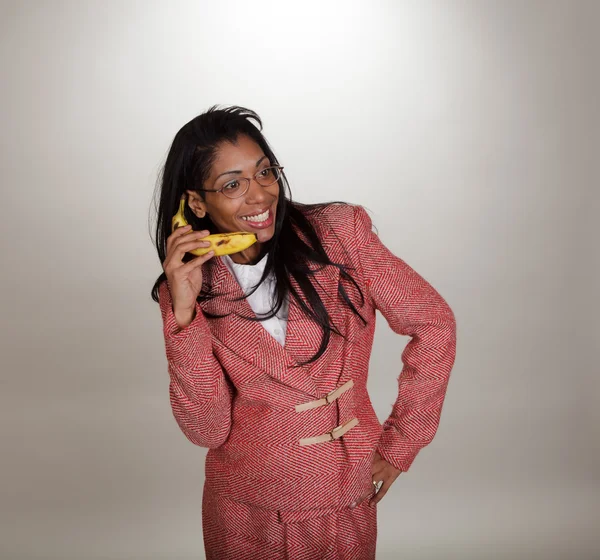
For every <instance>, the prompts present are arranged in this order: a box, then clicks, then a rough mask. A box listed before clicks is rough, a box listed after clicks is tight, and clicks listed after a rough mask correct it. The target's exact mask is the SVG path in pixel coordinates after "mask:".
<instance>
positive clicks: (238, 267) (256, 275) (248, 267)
mask: <svg viewBox="0 0 600 560" xmlns="http://www.w3.org/2000/svg"><path fill="white" fill-rule="evenodd" d="M268 256H269V255H268V253H267V254H265V256H264V257H263V258H262V259H260V261H258V262H257V263H256V264H240V263H236V262H233V260H232V259H231V257H230V256H229V255H223V256H222V257H221V258H222V259H223V261H224V262H225V265H226V266H227V268H229V271H230V272H231V273H232V274H233V276H234V277H235V278H236V280H237V281H238V282H239V284H240V285H241V286H242V287H248V286H251V285H252V286H253V285H255V284H256V283H257V282H258V281H259V280H260V278H261V276H262V275H263V272H264V270H265V266H266V264H267V257H268Z"/></svg>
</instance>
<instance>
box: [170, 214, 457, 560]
mask: <svg viewBox="0 0 600 560" xmlns="http://www.w3.org/2000/svg"><path fill="white" fill-rule="evenodd" d="M309 218H310V217H309ZM311 219H313V223H314V225H315V227H316V228H317V233H318V235H319V237H320V239H321V240H322V242H323V246H324V249H325V251H326V252H327V253H328V255H329V257H330V258H331V260H333V261H334V262H336V263H340V264H344V265H346V266H348V267H350V269H351V270H350V273H351V275H352V276H353V278H354V279H355V280H356V282H357V283H358V284H359V286H360V287H361V289H362V291H363V294H364V295H365V300H364V302H363V303H362V304H361V301H360V299H359V295H358V292H357V290H356V289H355V288H354V286H353V285H352V284H351V283H350V282H348V281H347V280H346V279H345V278H343V277H342V276H341V275H340V273H339V269H338V268H337V267H334V266H326V267H323V268H322V269H320V270H319V269H318V268H317V267H315V274H314V277H313V281H314V282H315V283H316V285H317V289H318V291H319V294H320V296H321V298H322V299H323V302H324V304H325V306H326V307H327V310H328V312H329V314H330V317H331V318H332V320H333V322H334V324H335V325H336V327H337V328H338V329H339V330H340V331H341V332H342V333H343V334H344V336H345V338H342V337H341V336H338V335H335V334H333V335H332V338H331V340H330V343H329V347H328V349H327V351H326V352H325V354H324V355H323V356H321V357H320V358H319V359H318V360H317V361H316V362H314V363H312V364H310V365H307V366H302V367H295V366H298V363H299V362H301V361H303V360H307V359H308V358H310V357H311V356H312V355H313V354H314V353H315V351H316V350H317V349H318V347H319V344H320V340H321V329H320V328H319V326H318V325H316V324H315V323H313V322H312V321H311V320H309V319H308V318H307V317H306V316H305V315H304V313H303V312H302V310H301V308H300V306H299V305H298V304H297V303H296V302H295V301H294V300H293V299H291V301H290V308H289V317H288V326H287V334H286V341H285V346H283V347H282V346H281V345H280V344H279V343H278V342H277V341H276V340H275V339H274V338H273V337H272V336H271V335H270V334H269V333H268V332H267V331H266V330H265V329H264V328H263V327H262V325H261V324H260V323H257V322H250V321H246V320H243V319H241V318H240V317H239V315H242V316H253V312H252V309H251V308H250V305H249V304H248V302H247V301H245V300H242V301H238V302H235V301H232V300H233V299H235V298H237V297H240V296H242V295H243V293H242V291H241V288H240V287H239V285H238V284H237V282H236V281H235V279H234V278H233V276H232V275H231V273H230V272H229V270H228V269H227V267H226V266H225V264H224V263H223V262H222V260H221V259H220V258H213V259H211V260H209V261H208V262H207V263H206V264H205V265H203V273H204V275H205V277H206V279H207V280H208V281H210V283H211V284H212V285H213V288H214V289H215V290H216V291H217V292H219V293H225V294H227V296H219V297H216V298H214V299H212V300H210V301H205V302H202V304H199V303H197V304H196V317H195V319H194V321H192V323H191V324H190V325H188V326H187V327H186V328H185V329H183V330H181V331H179V329H178V326H177V323H176V321H175V317H174V314H173V309H172V303H171V297H170V293H169V288H168V285H167V283H166V282H163V283H162V284H161V286H160V307H161V312H162V318H163V329H164V337H165V347H166V355H167V361H168V370H169V375H170V399H171V406H172V409H173V414H174V416H175V419H176V420H177V422H178V424H179V426H180V428H181V430H182V431H183V433H184V434H185V435H186V436H187V438H188V439H189V440H190V441H191V442H192V443H194V444H196V445H200V446H203V447H208V448H209V451H208V454H207V457H206V483H207V488H209V489H210V492H211V496H218V497H219V498H220V499H223V500H228V502H227V503H228V504H231V503H238V504H240V508H242V506H244V507H246V506H248V507H249V508H251V509H247V510H243V511H245V512H247V511H255V510H256V511H259V509H260V510H267V511H270V512H271V513H273V512H277V515H279V517H280V518H282V519H288V520H290V519H304V520H305V521H309V520H313V519H314V520H316V519H317V518H319V515H320V513H319V512H322V511H325V510H327V511H335V512H338V513H335V514H333V515H334V517H330V518H329V519H330V521H328V523H329V525H328V527H329V529H331V530H334V529H332V527H337V528H336V529H335V531H341V530H342V528H343V527H346V528H348V527H350V525H348V524H347V523H345V522H342V521H339V522H338V521H335V519H337V518H338V516H339V515H342V514H341V513H339V512H342V511H347V508H348V507H349V506H350V505H351V504H353V503H355V502H356V501H357V500H359V499H361V497H363V496H364V495H365V493H368V492H370V491H371V488H372V484H371V462H372V457H373V453H374V451H375V450H377V451H378V452H379V453H380V454H381V455H382V456H383V458H384V459H386V460H387V461H388V462H390V463H391V464H392V465H394V466H396V467H397V468H400V469H401V470H402V471H407V470H408V469H409V467H410V466H411V464H412V462H413V461H414V459H415V457H416V455H417V453H418V452H419V451H420V450H421V449H422V448H423V447H425V446H426V445H427V444H429V443H430V442H431V440H432V439H433V437H434V435H435V433H436V430H437V428H438V424H439V421H440V415H441V411H442V405H443V402H444V397H445V394H446V388H447V384H448V380H449V376H450V372H451V369H452V367H453V364H454V359H455V352H456V322H455V317H454V314H453V312H452V310H451V309H450V307H449V306H448V304H447V303H446V301H445V300H444V299H443V298H442V296H441V295H440V294H439V293H438V292H437V291H436V290H435V289H434V288H433V287H432V286H431V285H430V284H429V283H428V282H427V281H426V280H425V279H424V278H423V277H422V276H420V275H419V274H418V273H417V272H416V271H415V270H413V269H412V268H411V267H410V266H409V265H408V264H407V263H406V262H404V261H403V260H402V259H400V258H399V257H397V256H395V255H394V254H393V253H392V252H391V251H390V250H389V249H388V248H387V247H386V246H385V245H384V244H383V243H382V242H381V240H380V239H379V237H378V236H377V235H376V234H375V233H374V232H373V231H372V228H371V219H370V218H369V215H368V214H367V212H366V211H365V210H364V209H363V208H362V207H361V206H353V205H331V206H329V207H327V209H326V210H324V211H322V212H320V213H319V214H318V216H314V217H313V218H311ZM292 283H293V285H294V286H295V287H296V288H297V287H298V286H297V284H296V282H295V281H292ZM340 284H342V285H343V287H344V289H345V291H346V293H347V294H348V296H349V297H350V298H351V300H352V301H353V303H354V305H355V306H356V308H357V309H358V310H359V311H360V313H361V315H362V316H363V317H364V318H365V319H366V320H367V324H366V325H363V324H362V322H361V321H360V318H359V317H357V316H356V315H355V314H353V313H352V311H351V310H350V309H348V308H347V306H345V305H343V304H342V303H341V298H340V296H339V292H338V287H339V285H340ZM376 310H379V311H380V312H381V314H382V315H383V316H384V317H385V319H386V320H387V322H388V324H389V326H390V327H391V329H392V330H393V331H394V332H396V333H398V334H401V335H406V336H410V337H411V340H410V341H409V342H408V344H407V345H406V348H405V349H404V352H403V353H402V362H403V367H402V371H401V372H400V375H399V378H398V395H397V398H396V401H395V403H394V405H393V408H392V411H391V413H390V415H389V417H388V418H387V419H386V420H385V422H384V423H383V425H382V424H381V423H380V422H379V420H378V418H377V416H376V414H375V411H374V410H373V407H372V405H371V401H370V399H369V395H368V392H367V376H368V369H369V359H370V355H371V349H372V345H373V336H374V333H375V318H376ZM205 311H208V312H210V313H213V314H219V315H223V314H226V313H231V312H233V313H231V314H230V315H229V316H228V317H224V318H215V319H213V318H207V317H206V316H205V315H204V312H205ZM350 379H352V380H353V382H354V386H353V388H352V389H351V390H349V391H347V392H345V393H344V394H343V395H341V396H340V397H339V398H338V399H337V400H335V401H333V402H332V403H330V404H328V405H326V406H322V407H319V408H314V409H311V410H306V411H303V412H300V413H298V412H296V410H295V405H297V404H301V403H305V402H308V401H311V400H314V399H317V398H320V397H322V396H324V395H326V394H327V393H329V392H331V391H332V390H334V389H335V388H336V387H339V386H340V385H342V384H343V383H345V382H346V381H348V380H350ZM352 418H358V420H359V424H358V425H357V426H355V427H354V428H352V429H351V430H350V431H349V432H347V433H346V434H345V435H344V436H343V437H341V438H339V439H336V440H334V441H327V442H323V443H319V444H314V445H307V446H301V445H299V440H300V439H303V438H308V437H312V436H316V435H320V434H323V433H326V432H329V431H330V430H332V429H333V428H335V427H336V426H339V425H340V424H343V423H345V422H346V421H348V420H351V419H352ZM211 503H212V504H213V506H211V507H212V508H213V510H214V508H215V507H216V508H217V509H218V506H215V505H214V504H215V503H218V502H215V501H214V500H213V501H212V502H211ZM222 503H225V502H222ZM223 507H224V508H225V509H223V511H222V514H223V515H227V513H226V512H227V511H234V510H232V509H231V508H230V507H229V506H227V507H225V506H223ZM240 511H241V510H240ZM352 515H354V513H353V514H352ZM233 517H235V515H234V516H233ZM339 519H343V518H339ZM282 523H283V522H282ZM283 524H284V525H286V527H291V526H292V525H294V526H295V527H300V525H295V524H292V523H283ZM308 525H310V523H309V524H308ZM211 527H213V528H214V526H213V525H211ZM208 530H209V531H212V530H213V529H208ZM214 530H216V529H214ZM278 530H282V528H281V527H279V529H278ZM344 530H349V531H351V530H352V529H344ZM205 531H206V529H205ZM291 531H292V533H293V530H291ZM292 533H290V532H289V531H287V532H285V533H284V534H286V535H287V537H286V538H288V539H289V538H291V537H290V535H291V534H292ZM222 534H223V533H221V535H222ZM278 534H280V533H278ZM293 534H294V535H296V537H294V538H295V539H300V538H301V537H300V536H299V535H301V534H303V533H302V531H299V532H298V533H293ZM306 534H307V535H309V534H310V531H308V532H307V533H306ZM208 537H209V538H208V540H207V541H206V542H208V543H210V542H212V540H211V538H210V535H208ZM307 538H309V539H312V538H313V537H308V536H307ZM307 546H308V545H307ZM309 548H310V547H308V548H307V550H308V549H309ZM207 553H208V550H207ZM307 554H308V553H307ZM305 557H306V558H312V557H311V556H306V555H305V556H298V558H305ZM292 558H294V557H292ZM314 558H321V556H318V555H317V556H314ZM339 558H354V556H352V555H347V556H339Z"/></svg>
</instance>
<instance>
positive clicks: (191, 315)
mask: <svg viewBox="0 0 600 560" xmlns="http://www.w3.org/2000/svg"><path fill="white" fill-rule="evenodd" d="M173 314H174V315H175V321H176V323H177V326H178V327H179V330H180V331H181V330H183V329H185V328H186V327H187V326H188V325H189V324H190V323H191V322H192V321H193V320H194V319H195V317H196V306H194V307H192V308H191V309H183V310H179V309H177V310H176V309H174V310H173Z"/></svg>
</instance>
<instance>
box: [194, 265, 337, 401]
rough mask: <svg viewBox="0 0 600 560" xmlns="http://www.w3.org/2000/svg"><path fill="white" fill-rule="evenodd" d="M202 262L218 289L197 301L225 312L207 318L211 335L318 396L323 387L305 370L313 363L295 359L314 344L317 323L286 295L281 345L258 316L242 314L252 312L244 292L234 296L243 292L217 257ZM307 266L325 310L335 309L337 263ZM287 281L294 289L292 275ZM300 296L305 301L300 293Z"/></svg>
mask: <svg viewBox="0 0 600 560" xmlns="http://www.w3.org/2000/svg"><path fill="white" fill-rule="evenodd" d="M208 262H209V264H210V266H209V267H208V271H207V272H208V273H209V276H210V281H211V284H212V289H213V291H214V292H215V293H218V294H222V295H219V296H218V297H216V298H214V299H212V300H209V301H206V302H203V304H202V307H203V309H204V310H205V311H208V312H210V313H213V314H218V315H226V316H225V317H222V318H217V319H210V318H209V322H210V325H211V332H212V333H213V335H214V336H215V337H216V338H217V339H218V340H219V341H220V342H221V343H222V344H223V345H225V346H226V347H227V348H228V349H229V350H230V351H231V352H233V353H235V354H237V355H238V356H239V357H240V359H242V360H244V361H246V362H247V363H249V364H251V365H253V366H254V367H256V368H258V369H259V370H260V371H261V372H262V373H263V374H266V375H269V376H271V377H272V378H274V379H275V380H277V381H279V382H281V383H283V384H285V385H289V386H291V387H294V388H296V389H298V390H300V391H302V392H303V393H306V394H308V395H311V396H321V394H322V393H323V388H322V387H319V383H318V379H314V378H313V377H312V376H311V374H310V371H311V369H313V368H311V366H312V365H313V364H311V365H309V366H304V367H302V366H300V365H299V364H300V362H302V361H307V360H308V359H310V358H311V357H312V356H313V355H314V354H315V352H316V351H317V350H318V349H319V346H320V344H321V337H322V329H321V328H320V326H319V325H317V324H316V323H315V322H314V321H312V320H310V319H309V318H308V317H307V316H306V315H305V313H304V311H303V310H302V309H301V307H300V305H299V304H298V303H297V302H296V301H295V299H294V298H293V297H292V296H291V295H290V303H289V311H288V323H287V330H286V339H285V345H284V346H281V344H279V342H277V341H276V340H275V339H274V338H273V336H272V335H271V334H270V333H269V332H267V330H266V329H265V328H264V326H263V325H262V323H261V322H260V321H250V320H248V319H245V318H244V317H256V314H255V313H254V311H253V310H252V308H251V307H250V304H249V303H248V301H247V300H246V299H245V298H244V299H239V298H243V295H244V293H243V291H242V289H241V287H240V286H239V284H238V283H237V280H236V279H235V277H234V276H233V275H232V274H231V272H230V271H229V269H228V268H227V266H226V265H225V263H224V262H223V261H222V259H221V258H219V257H216V258H213V259H211V260H210V261H208ZM311 268H313V270H315V274H314V276H312V280H313V284H316V289H317V291H318V292H319V295H320V297H321V299H322V300H323V302H324V304H325V306H326V307H327V310H328V312H329V313H330V314H335V309H336V301H337V289H338V280H339V269H338V268H337V267H334V266H326V267H322V268H320V269H319V267H317V265H315V264H311ZM292 284H293V285H294V287H295V288H296V289H297V290H298V291H299V286H298V284H297V283H296V282H295V280H292ZM301 297H302V300H303V301H304V302H305V303H307V304H308V302H307V300H306V298H304V296H302V295H301ZM236 299H239V301H235V300H236Z"/></svg>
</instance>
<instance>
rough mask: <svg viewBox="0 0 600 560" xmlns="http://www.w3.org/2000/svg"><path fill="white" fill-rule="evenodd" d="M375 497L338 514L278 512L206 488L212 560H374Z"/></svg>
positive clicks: (204, 503)
mask: <svg viewBox="0 0 600 560" xmlns="http://www.w3.org/2000/svg"><path fill="white" fill-rule="evenodd" d="M370 497H371V496H369V497H368V498H366V499H364V500H363V501H362V502H361V503H359V504H357V505H355V506H354V507H351V508H350V507H349V508H346V509H344V510H341V511H337V512H333V513H332V512H327V511H309V512H287V513H286V512H278V511H277V510H265V509H261V508H255V507H252V506H248V505H246V504H242V503H240V502H235V501H232V500H229V499H226V498H223V497H221V496H218V495H217V494H215V493H214V492H212V491H211V490H210V488H208V486H206V485H205V486H204V493H203V497H202V526H203V533H204V549H205V551H206V558H207V560H374V559H375V544H376V540H377V507H376V506H375V507H371V506H369V498H370Z"/></svg>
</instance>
